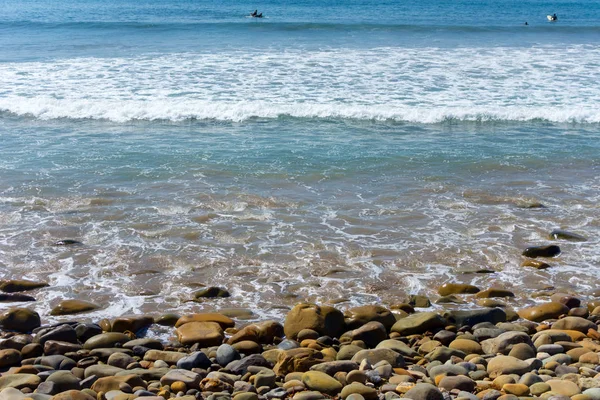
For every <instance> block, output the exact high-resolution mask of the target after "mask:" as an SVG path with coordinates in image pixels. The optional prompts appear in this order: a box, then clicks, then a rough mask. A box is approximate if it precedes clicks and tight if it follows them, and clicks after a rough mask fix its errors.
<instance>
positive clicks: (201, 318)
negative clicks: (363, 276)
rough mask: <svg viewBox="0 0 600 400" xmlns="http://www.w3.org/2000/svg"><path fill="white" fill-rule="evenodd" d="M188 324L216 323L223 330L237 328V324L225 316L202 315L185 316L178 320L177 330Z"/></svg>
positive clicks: (217, 314) (215, 314)
mask: <svg viewBox="0 0 600 400" xmlns="http://www.w3.org/2000/svg"><path fill="white" fill-rule="evenodd" d="M188 322H216V323H217V324H219V325H221V328H223V329H227V328H233V327H234V326H235V322H234V321H233V320H232V319H231V318H229V317H227V316H225V315H223V314H219V313H200V314H189V315H184V316H183V317H181V318H179V319H178V320H177V322H176V323H175V328H179V327H180V326H181V325H185V324H187V323H188Z"/></svg>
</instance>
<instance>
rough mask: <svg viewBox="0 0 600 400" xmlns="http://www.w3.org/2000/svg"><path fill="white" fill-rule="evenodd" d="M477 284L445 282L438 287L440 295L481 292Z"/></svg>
mask: <svg viewBox="0 0 600 400" xmlns="http://www.w3.org/2000/svg"><path fill="white" fill-rule="evenodd" d="M479 291H480V289H479V288H478V287H477V286H473V285H468V284H466V283H444V284H443V285H442V286H440V287H439V288H438V294H439V295H440V296H449V295H451V294H474V293H477V292H479Z"/></svg>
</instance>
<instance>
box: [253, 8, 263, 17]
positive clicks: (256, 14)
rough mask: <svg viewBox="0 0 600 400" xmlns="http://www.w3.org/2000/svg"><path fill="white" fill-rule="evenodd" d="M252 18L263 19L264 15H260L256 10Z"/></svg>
mask: <svg viewBox="0 0 600 400" xmlns="http://www.w3.org/2000/svg"><path fill="white" fill-rule="evenodd" d="M250 16H251V17H252V18H262V17H263V15H262V13H260V14H259V13H258V10H254V12H253V13H252V14H250Z"/></svg>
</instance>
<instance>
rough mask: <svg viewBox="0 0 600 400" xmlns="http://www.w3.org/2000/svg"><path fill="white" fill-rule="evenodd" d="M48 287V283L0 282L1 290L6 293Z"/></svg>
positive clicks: (16, 280)
mask: <svg viewBox="0 0 600 400" xmlns="http://www.w3.org/2000/svg"><path fill="white" fill-rule="evenodd" d="M46 286H48V283H46V282H33V281H25V280H19V279H13V280H8V281H2V282H0V290H1V291H3V292H6V293H15V292H25V291H28V290H34V289H39V288H43V287H46Z"/></svg>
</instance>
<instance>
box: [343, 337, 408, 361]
mask: <svg viewBox="0 0 600 400" xmlns="http://www.w3.org/2000/svg"><path fill="white" fill-rule="evenodd" d="M344 347H346V346H342V348H344ZM376 348H377V349H390V350H394V351H395V352H396V353H398V354H401V355H402V356H405V357H415V356H418V355H419V353H417V352H416V351H415V350H414V349H413V348H411V347H410V346H409V345H407V344H406V343H404V342H401V341H399V340H396V339H386V340H383V341H381V342H380V343H379V344H378V345H377V347H376ZM340 350H341V349H340ZM359 351H361V349H360V348H358V350H357V351H356V352H354V354H356V353H358V352H359ZM339 354H340V353H339V352H338V356H339ZM350 358H352V357H350ZM338 359H339V358H338Z"/></svg>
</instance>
